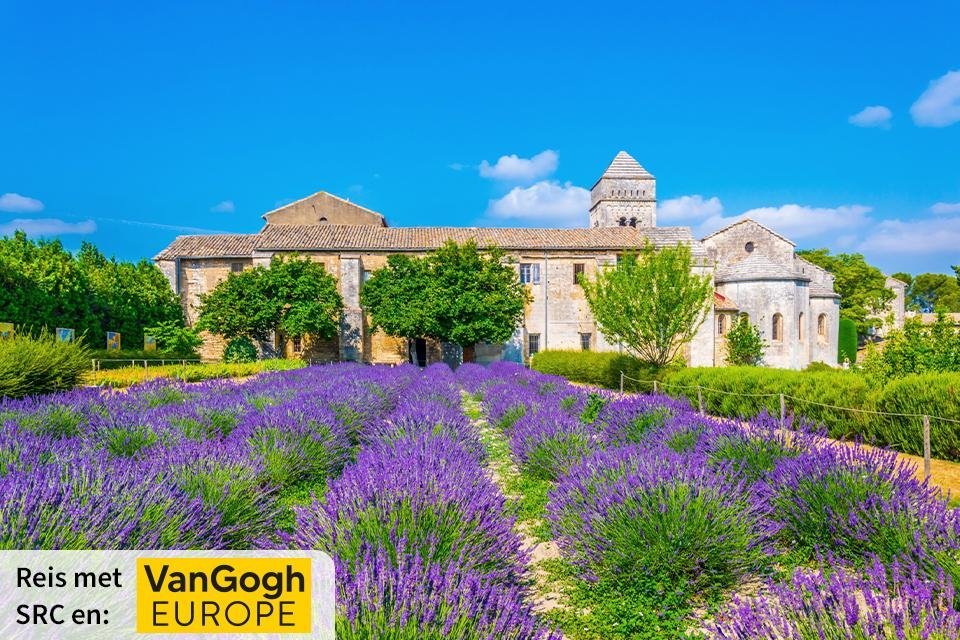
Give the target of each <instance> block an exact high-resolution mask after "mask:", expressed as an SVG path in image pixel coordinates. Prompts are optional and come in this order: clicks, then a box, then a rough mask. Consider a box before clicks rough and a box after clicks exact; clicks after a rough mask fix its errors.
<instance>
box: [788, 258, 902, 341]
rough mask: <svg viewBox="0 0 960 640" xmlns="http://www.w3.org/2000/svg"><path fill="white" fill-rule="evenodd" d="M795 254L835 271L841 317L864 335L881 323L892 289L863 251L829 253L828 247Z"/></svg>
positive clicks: (891, 298)
mask: <svg viewBox="0 0 960 640" xmlns="http://www.w3.org/2000/svg"><path fill="white" fill-rule="evenodd" d="M797 255H799V256H801V257H803V258H804V259H806V260H809V261H810V262H812V263H813V264H815V265H817V266H819V267H822V268H824V269H826V270H827V271H829V272H830V273H832V274H833V275H834V278H835V280H834V289H835V290H836V291H837V293H839V294H840V317H841V318H849V319H850V320H853V322H854V323H855V324H856V325H857V332H858V333H860V334H861V335H865V334H867V333H868V332H869V330H870V328H871V327H878V326H880V325H882V324H883V316H884V315H885V314H886V313H887V304H888V303H889V302H890V301H891V300H893V298H894V293H893V291H891V290H890V289H888V288H887V284H886V281H887V277H886V276H885V275H883V272H882V271H880V269H878V268H877V267H874V266H872V265H870V264H867V261H866V260H865V259H864V257H863V255H862V254H859V253H838V254H837V255H830V250H829V249H809V250H803V251H798V252H797Z"/></svg>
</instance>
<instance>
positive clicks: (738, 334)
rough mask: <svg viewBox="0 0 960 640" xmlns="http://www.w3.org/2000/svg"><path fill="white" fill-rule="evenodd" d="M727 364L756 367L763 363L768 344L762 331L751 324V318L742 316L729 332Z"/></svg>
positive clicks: (743, 314) (745, 315)
mask: <svg viewBox="0 0 960 640" xmlns="http://www.w3.org/2000/svg"><path fill="white" fill-rule="evenodd" d="M726 338H727V363H728V364H730V365H733V366H748V367H754V366H757V365H759V364H760V363H761V362H763V350H764V348H765V347H766V343H765V342H764V341H763V337H762V336H761V335H760V330H759V329H758V328H757V327H756V326H755V325H753V324H752V323H751V322H750V316H748V315H747V314H745V313H742V314H740V317H738V318H737V321H736V322H734V323H733V326H732V327H730V330H729V331H728V332H727V336H726Z"/></svg>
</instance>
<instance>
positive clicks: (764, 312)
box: [717, 280, 811, 369]
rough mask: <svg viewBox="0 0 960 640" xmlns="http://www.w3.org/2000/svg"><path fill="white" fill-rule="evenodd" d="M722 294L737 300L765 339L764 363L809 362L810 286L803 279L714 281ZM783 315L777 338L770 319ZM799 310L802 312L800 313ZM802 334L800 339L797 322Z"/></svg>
mask: <svg viewBox="0 0 960 640" xmlns="http://www.w3.org/2000/svg"><path fill="white" fill-rule="evenodd" d="M717 290H718V291H719V292H720V293H721V294H723V295H724V296H726V297H728V298H731V299H733V300H735V301H736V303H737V306H738V307H739V309H740V312H741V313H746V314H748V315H749V316H750V322H752V323H753V324H754V325H755V326H756V327H757V328H758V329H759V330H760V335H761V336H762V337H763V339H764V341H765V342H766V343H767V347H766V349H765V350H764V363H765V364H766V365H767V366H770V367H779V368H783V369H802V368H804V367H806V366H807V364H809V357H810V356H809V349H808V347H807V346H806V345H807V341H808V340H809V337H810V324H809V323H810V318H809V316H810V315H811V314H810V303H809V287H808V286H807V283H806V282H798V281H793V280H763V281H755V282H728V283H721V284H719V285H717ZM776 314H780V316H781V318H782V328H783V333H782V336H781V339H780V340H774V339H773V320H774V316H775V315H776ZM800 314H803V316H802V317H801V315H800ZM801 324H802V326H803V334H802V335H803V338H802V339H800V333H799V331H800V326H801Z"/></svg>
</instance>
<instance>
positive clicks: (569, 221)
mask: <svg viewBox="0 0 960 640" xmlns="http://www.w3.org/2000/svg"><path fill="white" fill-rule="evenodd" d="M589 210H590V192H589V191H588V190H587V189H584V188H583V187H577V186H574V185H572V184H571V183H569V182H566V183H564V184H560V183H559V182H556V181H552V180H542V181H540V182H537V183H536V184H533V185H531V186H529V187H514V188H513V189H511V190H510V192H509V193H508V194H507V195H505V196H503V197H502V198H499V199H497V200H491V201H490V204H489V206H488V207H487V214H488V215H489V216H490V217H491V218H495V219H498V220H514V221H521V222H536V223H539V224H546V225H548V226H551V227H570V226H584V225H585V224H586V223H587V219H588V215H589Z"/></svg>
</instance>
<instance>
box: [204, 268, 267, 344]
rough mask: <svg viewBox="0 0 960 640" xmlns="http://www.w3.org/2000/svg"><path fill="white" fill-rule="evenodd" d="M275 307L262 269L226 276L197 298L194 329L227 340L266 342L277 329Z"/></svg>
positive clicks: (264, 270)
mask: <svg viewBox="0 0 960 640" xmlns="http://www.w3.org/2000/svg"><path fill="white" fill-rule="evenodd" d="M279 316H280V309H279V306H278V304H277V302H276V300H274V299H273V298H271V296H270V291H269V287H268V286H267V276H266V269H264V268H263V267H256V268H255V269H248V270H246V271H241V272H239V273H230V274H228V275H227V279H226V280H223V281H221V282H220V283H219V284H218V285H217V286H216V287H214V289H213V291H211V292H210V293H206V294H203V295H201V296H200V306H199V309H198V314H197V322H196V324H195V327H196V328H197V329H198V330H200V331H209V332H210V333H216V334H218V335H221V336H223V337H224V338H226V339H227V340H232V339H234V338H247V339H250V340H266V339H267V338H268V337H269V336H270V332H271V331H273V330H274V329H275V328H276V326H277V321H278V319H279Z"/></svg>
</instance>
